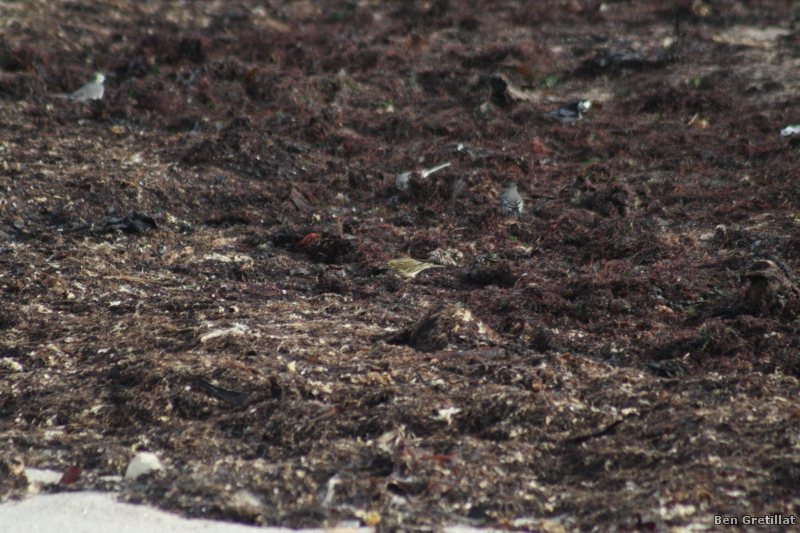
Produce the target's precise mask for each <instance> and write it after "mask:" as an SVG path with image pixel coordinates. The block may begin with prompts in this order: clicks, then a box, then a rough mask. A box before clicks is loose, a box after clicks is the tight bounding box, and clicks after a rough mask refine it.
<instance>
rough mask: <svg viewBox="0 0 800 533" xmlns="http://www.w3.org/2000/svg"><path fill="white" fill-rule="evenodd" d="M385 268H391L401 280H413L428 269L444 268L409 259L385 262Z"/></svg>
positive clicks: (403, 258) (402, 258)
mask: <svg viewBox="0 0 800 533" xmlns="http://www.w3.org/2000/svg"><path fill="white" fill-rule="evenodd" d="M385 266H386V268H391V269H392V270H394V271H395V272H397V274H398V275H399V276H400V277H401V278H405V279H407V280H409V279H413V278H415V277H416V276H417V274H419V273H420V272H422V271H423V270H427V269H429V268H444V267H443V266H442V265H434V264H433V263H426V262H424V261H417V260H416V259H411V258H410V257H401V258H400V259H392V260H391V261H387V263H386V265H385Z"/></svg>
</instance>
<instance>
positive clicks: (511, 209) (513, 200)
mask: <svg viewBox="0 0 800 533" xmlns="http://www.w3.org/2000/svg"><path fill="white" fill-rule="evenodd" d="M524 206H525V202H523V201H522V197H521V196H520V195H519V193H518V192H517V184H516V182H513V181H510V182H509V183H508V185H507V186H506V192H504V193H503V196H501V197H500V207H502V208H503V211H505V212H506V213H511V214H513V215H514V216H515V217H516V218H517V220H519V218H520V217H521V216H522V208H523V207H524Z"/></svg>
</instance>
